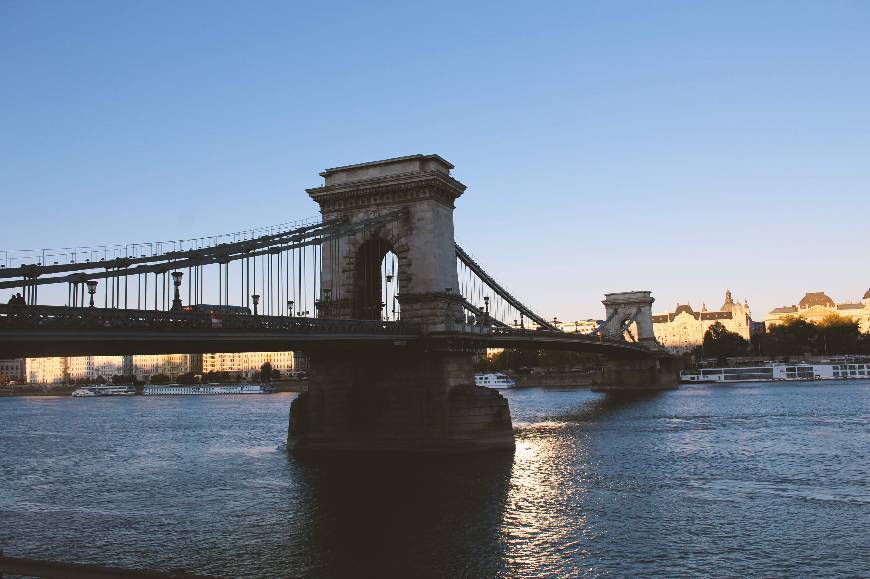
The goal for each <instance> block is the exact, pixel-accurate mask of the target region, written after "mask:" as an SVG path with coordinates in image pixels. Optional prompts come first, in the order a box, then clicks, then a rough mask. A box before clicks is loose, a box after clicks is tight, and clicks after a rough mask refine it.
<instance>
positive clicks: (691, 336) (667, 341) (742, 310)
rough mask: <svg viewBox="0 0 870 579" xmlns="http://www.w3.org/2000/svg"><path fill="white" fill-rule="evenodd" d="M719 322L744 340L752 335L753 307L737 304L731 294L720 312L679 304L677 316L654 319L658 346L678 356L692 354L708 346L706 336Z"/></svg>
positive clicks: (662, 316)
mask: <svg viewBox="0 0 870 579" xmlns="http://www.w3.org/2000/svg"><path fill="white" fill-rule="evenodd" d="M716 322H720V323H722V325H723V326H725V328H726V329H727V330H729V331H731V332H734V333H735V334H738V335H740V336H741V337H742V338H743V339H745V340H749V338H750V336H751V335H752V317H751V312H750V310H749V304H748V303H746V302H745V301H744V302H743V303H742V304H740V303H735V302H734V300H733V299H732V297H731V290H727V291H726V292H725V303H724V304H722V307H721V308H719V309H718V310H716V311H710V310H708V309H707V306H706V305H702V306H701V311H700V312H696V311H694V310H693V309H692V306H690V305H689V304H683V305H680V304H677V308H676V309H675V310H674V311H673V312H668V313H664V314H655V315H653V331H654V332H655V337H656V340H658V342H659V343H660V344H661V345H662V346H664V347H665V348H667V349H668V350H670V351H671V352H674V353H683V352H688V351H689V350H692V349H693V348H695V347H696V346H700V345H701V344H703V343H704V334H705V333H706V332H707V330H708V329H709V328H710V326H712V325H713V324H715V323H716Z"/></svg>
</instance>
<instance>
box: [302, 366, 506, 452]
mask: <svg viewBox="0 0 870 579" xmlns="http://www.w3.org/2000/svg"><path fill="white" fill-rule="evenodd" d="M309 357H310V372H309V387H308V392H306V393H304V394H302V395H300V396H299V397H298V398H297V399H296V400H294V401H293V405H292V407H291V410H290V424H289V431H288V437H287V446H288V448H289V449H290V450H292V451H294V452H299V453H303V452H317V451H424V452H425V451H429V452H469V451H491V450H512V449H513V448H514V437H513V427H512V425H511V417H510V410H509V408H508V403H507V400H505V399H504V397H502V396H501V395H500V394H499V393H498V392H496V391H494V390H490V389H488V388H482V387H479V386H475V385H474V383H473V372H472V358H471V354H467V353H449V352H431V351H421V350H413V351H401V352H396V351H382V352H371V351H369V352H363V351H358V352H318V353H312V354H310V356H309Z"/></svg>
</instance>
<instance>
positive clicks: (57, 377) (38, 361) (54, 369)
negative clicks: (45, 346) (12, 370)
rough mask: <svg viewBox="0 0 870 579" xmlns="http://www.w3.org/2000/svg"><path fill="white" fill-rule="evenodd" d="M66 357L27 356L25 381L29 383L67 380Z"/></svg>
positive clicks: (49, 382)
mask: <svg viewBox="0 0 870 579" xmlns="http://www.w3.org/2000/svg"><path fill="white" fill-rule="evenodd" d="M66 362H67V359H66V358H57V357H55V358H27V361H26V362H25V365H26V369H27V372H26V374H27V381H28V382H30V383H31V384H60V383H62V382H66V381H67V372H66Z"/></svg>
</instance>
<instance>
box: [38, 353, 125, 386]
mask: <svg viewBox="0 0 870 579" xmlns="http://www.w3.org/2000/svg"><path fill="white" fill-rule="evenodd" d="M25 367H26V378H27V381H28V382H30V383H32V384H59V383H61V382H68V381H69V382H72V381H79V380H96V379H97V378H101V377H102V378H104V379H105V380H107V381H108V380H111V378H112V376H114V375H115V374H124V373H125V372H124V356H70V357H66V358H62V357H54V358H27V360H26V361H25Z"/></svg>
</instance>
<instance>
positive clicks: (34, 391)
mask: <svg viewBox="0 0 870 579" xmlns="http://www.w3.org/2000/svg"><path fill="white" fill-rule="evenodd" d="M76 388H78V386H74V385H65V384H58V385H54V384H52V385H45V384H22V385H19V386H3V387H0V396H69V395H70V394H72V392H73V390H75V389H76Z"/></svg>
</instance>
